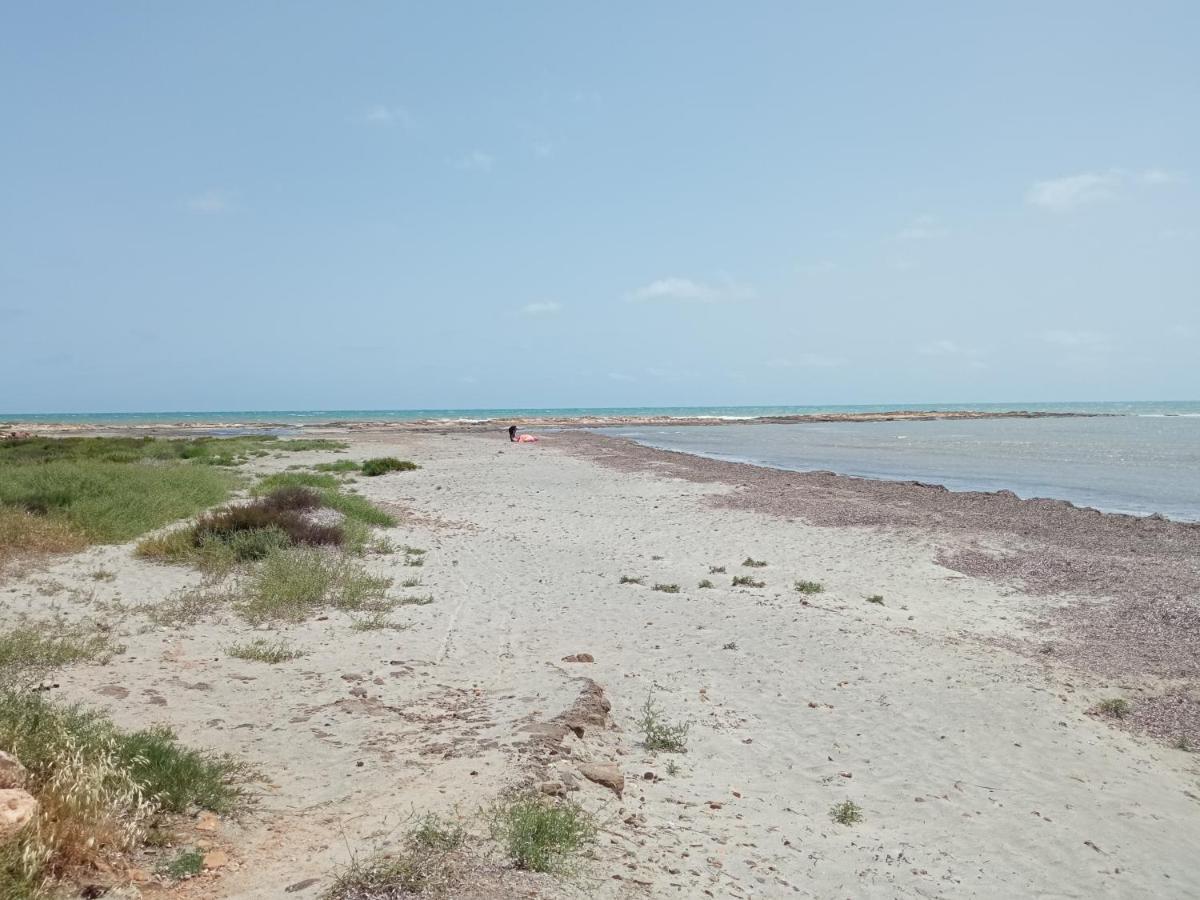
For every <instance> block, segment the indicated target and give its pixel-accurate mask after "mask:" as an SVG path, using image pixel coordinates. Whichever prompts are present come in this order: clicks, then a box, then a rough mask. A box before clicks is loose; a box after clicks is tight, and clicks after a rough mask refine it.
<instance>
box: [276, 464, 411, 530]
mask: <svg viewBox="0 0 1200 900" xmlns="http://www.w3.org/2000/svg"><path fill="white" fill-rule="evenodd" d="M290 486H298V487H307V488H312V489H313V490H315V491H316V492H317V493H318V494H320V495H321V501H322V503H323V504H324V505H325V506H326V507H327V508H329V509H336V510H337V511H338V512H340V513H341V514H342V515H343V516H345V517H346V518H348V519H354V520H356V521H359V522H362V523H364V524H366V525H380V526H382V527H384V528H390V527H392V526H393V525H395V524H396V517H395V516H393V515H391V514H390V513H386V512H384V511H383V510H382V509H379V507H377V506H374V505H373V504H371V503H370V502H369V501H368V500H367V499H366V498H365V497H360V496H359V495H358V494H349V493H346V492H344V491H343V490H342V483H341V482H340V481H338V479H337V478H335V477H334V476H332V475H325V474H321V473H317V472H277V473H275V474H274V475H268V476H267V477H266V478H264V479H262V480H261V481H260V482H259V483H258V484H257V485H256V486H255V488H254V493H255V494H256V495H262V494H270V493H271V492H273V491H275V490H277V489H279V488H281V487H290Z"/></svg>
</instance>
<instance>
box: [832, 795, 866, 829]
mask: <svg viewBox="0 0 1200 900" xmlns="http://www.w3.org/2000/svg"><path fill="white" fill-rule="evenodd" d="M829 818H831V819H833V821H835V822H837V823H838V824H839V825H857V824H858V823H859V822H861V821H862V820H863V814H862V807H861V806H859V805H858V804H857V803H855V802H854V801H853V800H843V801H842V802H841V803H835V804H834V805H833V807H832V808H831V809H830V810H829Z"/></svg>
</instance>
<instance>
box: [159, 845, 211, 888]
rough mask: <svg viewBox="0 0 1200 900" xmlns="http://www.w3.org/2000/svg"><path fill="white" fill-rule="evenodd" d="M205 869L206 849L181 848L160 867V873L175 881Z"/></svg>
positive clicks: (197, 873)
mask: <svg viewBox="0 0 1200 900" xmlns="http://www.w3.org/2000/svg"><path fill="white" fill-rule="evenodd" d="M203 871H204V851H203V850H197V849H195V848H192V849H189V850H180V851H179V852H178V853H176V854H175V855H174V856H172V857H171V858H170V859H168V860H164V861H163V863H162V865H160V866H159V867H158V872H159V874H160V875H165V876H166V877H167V878H170V879H172V880H174V881H179V880H180V879H183V878H191V877H193V876H194V875H199V874H200V873H201V872H203Z"/></svg>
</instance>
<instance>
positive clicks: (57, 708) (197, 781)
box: [0, 690, 247, 898]
mask: <svg viewBox="0 0 1200 900" xmlns="http://www.w3.org/2000/svg"><path fill="white" fill-rule="evenodd" d="M0 750H4V751H5V752H7V753H11V754H12V755H13V756H15V757H16V758H17V759H19V760H20V761H21V763H22V764H23V765H24V766H25V768H26V770H27V772H28V776H27V779H26V785H25V787H26V790H28V791H29V792H30V793H31V794H33V795H34V797H35V798H36V799H37V800H38V804H39V806H38V812H37V813H36V815H35V818H34V821H33V822H32V823H31V824H30V825H28V826H26V827H25V828H24V829H22V830H21V831H20V832H19V833H18V834H17V835H16V836H15V838H13V839H12V840H10V841H8V842H7V843H5V844H3V845H0V897H8V896H12V897H17V898H19V897H22V896H27V897H37V896H39V893H40V892H44V893H45V894H46V895H51V894H52V888H53V882H54V880H55V879H57V878H59V877H60V876H62V875H63V874H65V873H67V872H69V871H73V870H75V869H78V868H93V867H97V866H99V867H103V868H106V869H110V868H111V865H112V863H111V859H112V857H113V856H114V855H117V854H120V853H124V852H126V851H128V850H131V849H132V848H133V847H134V846H136V845H137V844H138V843H139V842H140V841H141V840H142V838H143V837H144V836H145V834H146V833H147V829H148V827H149V824H150V822H151V821H152V820H153V819H154V818H155V817H157V816H158V815H160V814H162V813H183V812H187V811H189V810H191V809H193V808H196V807H199V808H202V809H210V810H213V811H214V812H230V811H233V810H235V809H236V808H238V807H239V806H241V805H242V804H243V803H244V802H245V799H246V797H245V793H244V790H243V788H242V786H241V785H242V783H244V781H245V779H246V777H247V775H246V771H245V769H244V767H242V766H241V765H239V764H237V763H236V762H234V761H232V760H231V759H229V758H227V757H219V756H214V755H212V754H207V753H202V752H200V751H196V750H192V749H190V748H187V747H184V746H182V745H180V744H179V743H178V741H177V740H176V739H175V736H174V735H173V734H172V733H171V732H170V731H168V730H166V729H163V728H153V729H147V730H144V731H134V732H129V731H124V730H122V729H119V728H117V727H116V726H115V725H113V724H112V722H111V721H110V720H109V719H108V718H107V716H105V715H104V714H103V713H100V712H96V711H89V710H86V709H84V708H83V707H81V706H78V705H66V704H60V703H55V702H53V701H50V700H48V699H47V698H46V697H45V696H44V695H42V694H36V693H21V692H16V691H11V690H4V691H0ZM11 885H16V886H21V885H32V886H34V888H33V889H31V890H29V891H27V892H26V893H25V894H24V895H23V894H22V893H20V892H19V891H18V888H13V887H10V886H11ZM2 889H8V890H10V893H9V894H4V893H3V890H2Z"/></svg>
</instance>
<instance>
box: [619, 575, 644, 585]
mask: <svg viewBox="0 0 1200 900" xmlns="http://www.w3.org/2000/svg"><path fill="white" fill-rule="evenodd" d="M618 583H619V584H645V583H646V576H644V575H622V576H621V580H620V582H618Z"/></svg>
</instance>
